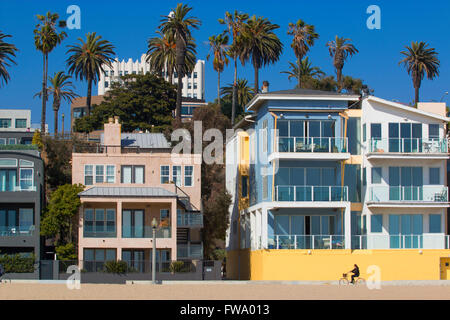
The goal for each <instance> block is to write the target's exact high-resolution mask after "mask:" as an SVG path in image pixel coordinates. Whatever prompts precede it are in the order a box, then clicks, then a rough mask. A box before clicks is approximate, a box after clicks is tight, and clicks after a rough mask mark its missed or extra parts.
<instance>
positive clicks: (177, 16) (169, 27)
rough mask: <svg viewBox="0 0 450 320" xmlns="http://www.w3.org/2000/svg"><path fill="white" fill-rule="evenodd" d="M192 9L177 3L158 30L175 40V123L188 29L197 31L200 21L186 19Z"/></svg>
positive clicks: (179, 107)
mask: <svg viewBox="0 0 450 320" xmlns="http://www.w3.org/2000/svg"><path fill="white" fill-rule="evenodd" d="M191 10H192V8H190V7H188V6H187V5H183V4H182V3H179V4H178V5H177V7H176V8H175V10H174V11H172V12H171V13H169V15H167V16H163V17H164V18H163V19H162V20H161V24H160V25H159V28H160V29H161V31H162V33H164V34H165V35H167V36H168V37H173V38H175V43H176V50H177V53H176V70H177V73H178V89H177V106H176V114H177V122H178V123H180V122H181V90H182V82H181V81H182V79H183V76H184V73H185V56H186V47H187V44H188V41H189V40H191V39H192V36H191V30H190V28H195V29H198V27H199V26H200V24H201V23H200V20H198V19H197V18H196V17H187V15H188V14H189V12H190V11H191Z"/></svg>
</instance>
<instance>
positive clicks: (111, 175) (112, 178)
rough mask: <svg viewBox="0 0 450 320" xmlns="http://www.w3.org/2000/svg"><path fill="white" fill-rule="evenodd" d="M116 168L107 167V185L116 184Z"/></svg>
mask: <svg viewBox="0 0 450 320" xmlns="http://www.w3.org/2000/svg"><path fill="white" fill-rule="evenodd" d="M115 169H116V167H115V166H111V165H109V166H106V182H107V183H115V182H116V170H115Z"/></svg>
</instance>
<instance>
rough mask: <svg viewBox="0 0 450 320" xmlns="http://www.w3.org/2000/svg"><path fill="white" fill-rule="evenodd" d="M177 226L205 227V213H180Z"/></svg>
mask: <svg viewBox="0 0 450 320" xmlns="http://www.w3.org/2000/svg"><path fill="white" fill-rule="evenodd" d="M177 227H197V228H202V227H203V215H202V214H200V213H178V214H177Z"/></svg>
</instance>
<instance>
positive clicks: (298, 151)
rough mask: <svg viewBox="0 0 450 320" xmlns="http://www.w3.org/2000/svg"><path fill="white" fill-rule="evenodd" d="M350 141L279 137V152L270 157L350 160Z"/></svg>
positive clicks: (336, 138)
mask: <svg viewBox="0 0 450 320" xmlns="http://www.w3.org/2000/svg"><path fill="white" fill-rule="evenodd" d="M347 146H348V139H347V138H342V137H325V138H319V137H312V138H306V137H277V150H276V152H274V153H272V154H271V156H270V157H269V161H272V160H273V159H274V158H280V159H316V160H317V159H330V160H345V159H349V158H350V153H349V152H348V150H347Z"/></svg>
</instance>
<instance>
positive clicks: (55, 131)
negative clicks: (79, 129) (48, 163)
mask: <svg viewBox="0 0 450 320" xmlns="http://www.w3.org/2000/svg"><path fill="white" fill-rule="evenodd" d="M53 113H54V115H55V119H54V124H55V125H54V127H55V128H54V133H55V138H56V135H57V134H58V110H55V109H54V110H53Z"/></svg>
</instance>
